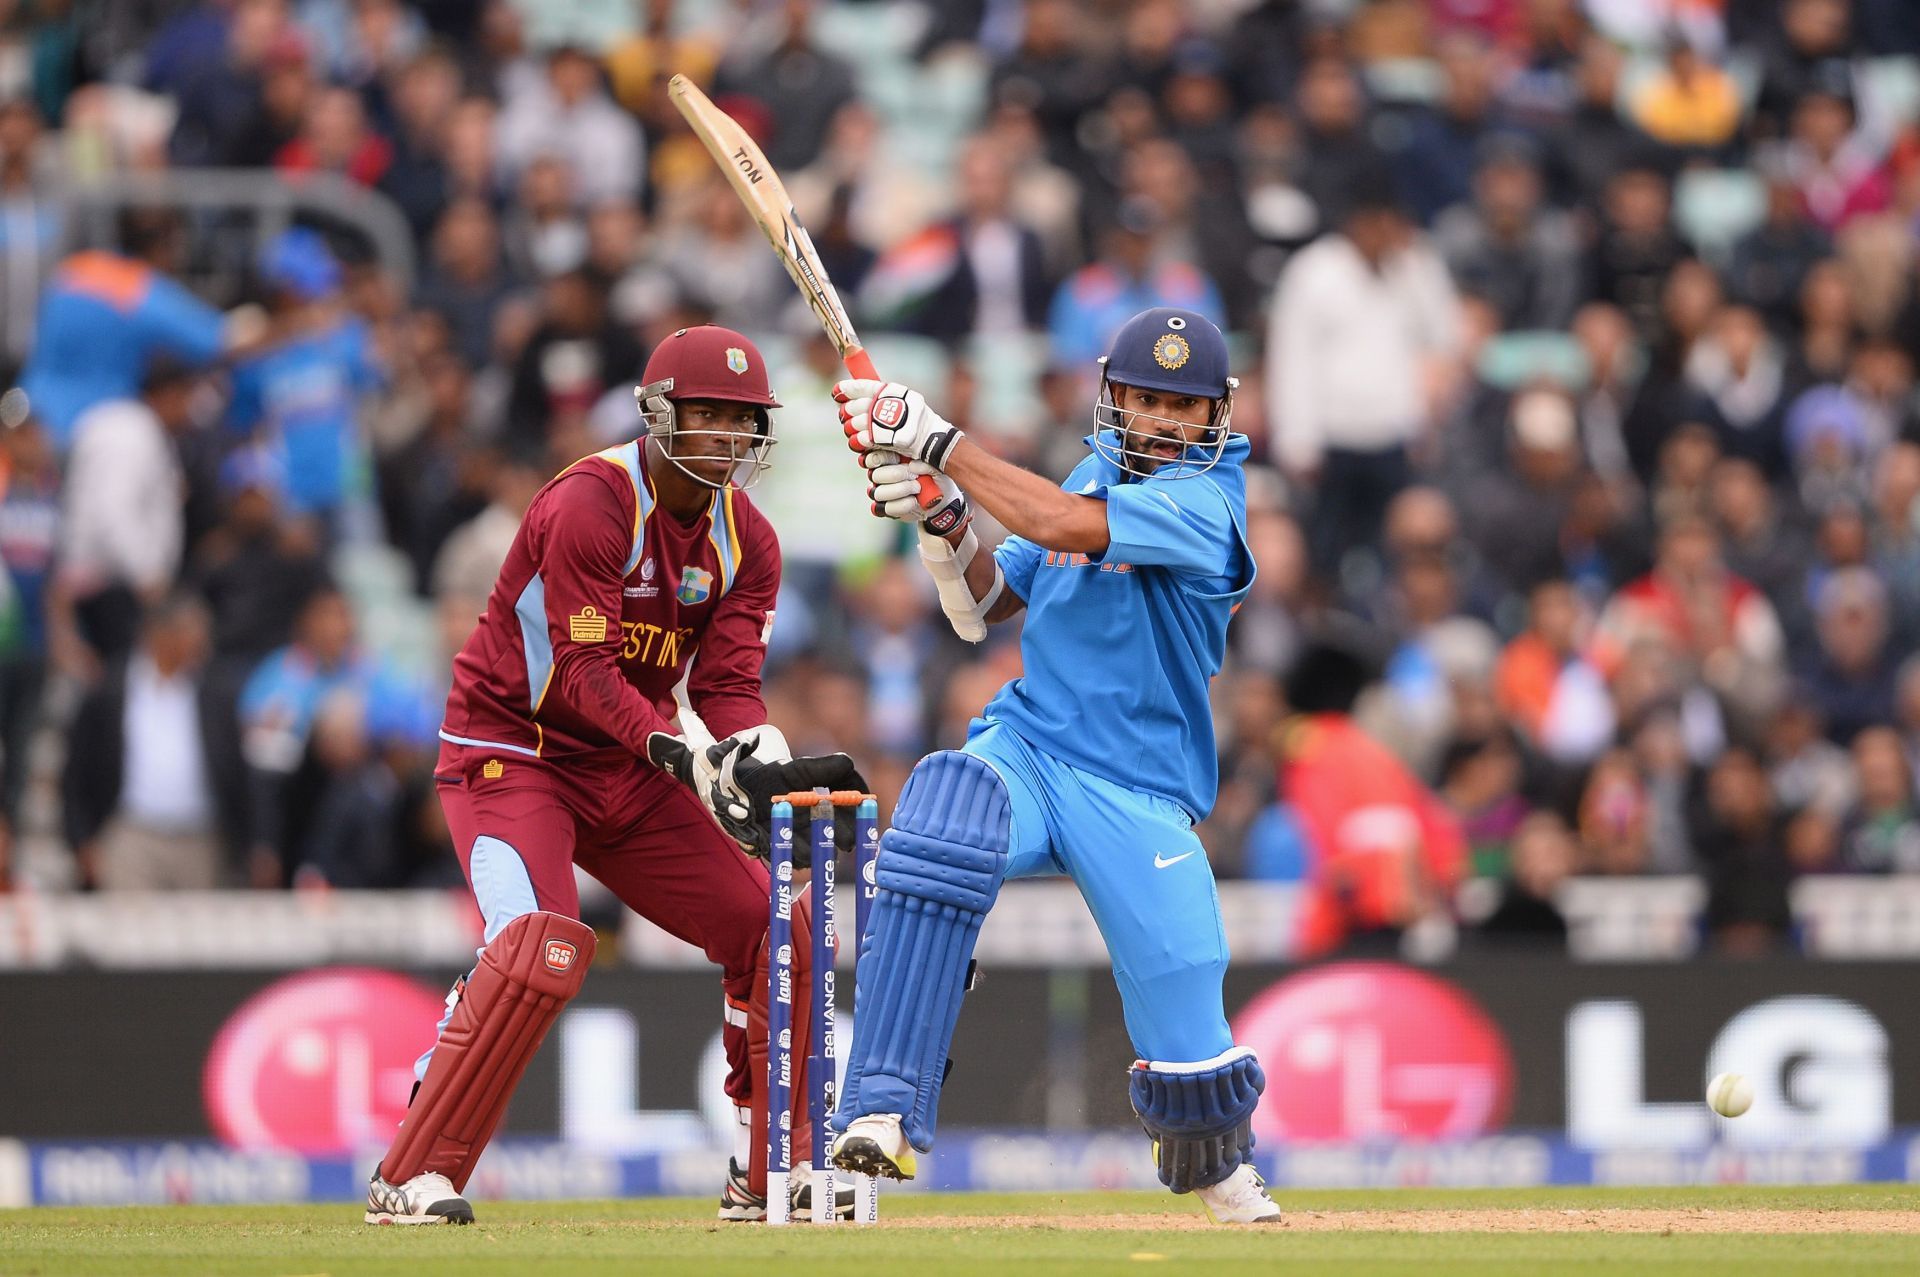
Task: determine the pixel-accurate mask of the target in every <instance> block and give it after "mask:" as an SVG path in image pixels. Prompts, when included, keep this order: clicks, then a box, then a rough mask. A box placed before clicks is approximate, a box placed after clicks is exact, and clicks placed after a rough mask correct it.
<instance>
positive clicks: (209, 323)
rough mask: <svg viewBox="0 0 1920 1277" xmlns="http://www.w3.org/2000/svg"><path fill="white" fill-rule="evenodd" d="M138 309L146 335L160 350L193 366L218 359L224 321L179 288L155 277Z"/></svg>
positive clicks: (213, 311)
mask: <svg viewBox="0 0 1920 1277" xmlns="http://www.w3.org/2000/svg"><path fill="white" fill-rule="evenodd" d="M141 309H142V312H143V318H144V319H145V326H146V330H147V334H148V336H149V338H150V339H151V340H152V342H153V343H154V344H155V345H156V346H158V347H159V348H160V349H162V350H164V351H166V352H167V353H168V354H170V355H173V356H174V357H176V358H178V359H183V360H186V361H187V362H188V363H193V364H210V363H212V362H213V361H214V360H215V359H217V358H219V355H220V339H221V329H222V327H223V324H224V322H225V321H224V317H223V316H222V315H221V314H220V312H219V311H217V310H215V309H214V308H213V307H212V306H209V305H207V303H205V302H203V301H201V300H200V299H199V298H198V297H196V296H194V295H193V294H192V293H191V292H189V291H188V290H187V289H186V288H185V287H184V286H182V285H181V284H178V283H176V282H175V281H173V280H171V279H166V278H164V277H159V276H156V277H155V278H154V281H153V288H152V291H150V292H149V293H148V294H147V297H146V300H145V301H144V302H142V303H141Z"/></svg>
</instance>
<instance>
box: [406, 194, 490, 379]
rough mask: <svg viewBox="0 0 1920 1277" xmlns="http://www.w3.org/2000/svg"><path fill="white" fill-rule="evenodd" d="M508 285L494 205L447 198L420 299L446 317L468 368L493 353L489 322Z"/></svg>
mask: <svg viewBox="0 0 1920 1277" xmlns="http://www.w3.org/2000/svg"><path fill="white" fill-rule="evenodd" d="M512 291H513V285H512V281H511V280H510V279H509V278H508V276H507V273H506V270H505V268H504V266H503V265H502V263H501V257H500V225H499V222H498V221H497V220H496V219H495V218H494V215H493V210H492V209H490V208H488V207H487V205H486V204H485V202H483V201H481V200H477V199H471V198H465V199H460V200H456V201H455V202H453V203H451V204H449V205H448V206H447V209H446V211H445V212H444V213H442V214H441V215H440V220H439V222H438V223H437V224H436V225H435V227H434V231H433V261H432V264H431V266H430V267H429V269H428V273H427V277H426V279H425V280H423V281H422V282H421V285H420V304H421V306H423V307H424V308H426V309H427V310H431V311H433V312H434V313H435V314H438V315H440V316H441V317H442V318H444V319H445V320H446V321H447V326H448V327H449V328H450V329H452V332H453V345H454V349H455V350H456V351H458V352H459V355H460V358H461V359H463V360H465V361H466V364H467V366H468V367H469V368H479V367H482V366H484V365H485V364H486V362H487V359H488V357H489V356H490V355H491V354H492V351H493V330H494V324H495V323H496V321H497V320H498V319H499V315H500V306H501V303H502V302H504V301H506V299H507V297H508V296H509V295H510V294H511V292H512Z"/></svg>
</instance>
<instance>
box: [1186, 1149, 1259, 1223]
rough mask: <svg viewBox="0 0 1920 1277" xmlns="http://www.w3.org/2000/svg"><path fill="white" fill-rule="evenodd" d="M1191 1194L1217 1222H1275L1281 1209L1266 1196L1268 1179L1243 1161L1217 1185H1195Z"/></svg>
mask: <svg viewBox="0 0 1920 1277" xmlns="http://www.w3.org/2000/svg"><path fill="white" fill-rule="evenodd" d="M1193 1195H1194V1196H1195V1197H1197V1198H1199V1199H1200V1204H1201V1205H1202V1206H1204V1207H1206V1208H1207V1214H1208V1215H1209V1216H1211V1217H1212V1219H1213V1222H1214V1223H1216V1224H1277V1223H1279V1222H1280V1208H1279V1207H1278V1206H1276V1205H1274V1201H1273V1199H1272V1198H1271V1197H1268V1196H1267V1182H1266V1181H1265V1180H1263V1179H1261V1178H1260V1172H1259V1171H1256V1170H1254V1169H1253V1167H1252V1166H1251V1165H1250V1164H1248V1163H1245V1162H1242V1163H1241V1164H1240V1167H1239V1169H1237V1170H1235V1171H1234V1173H1233V1174H1231V1175H1229V1176H1227V1177H1226V1178H1225V1179H1223V1180H1221V1181H1220V1182H1219V1183H1218V1184H1213V1185H1210V1186H1208V1187H1206V1188H1196V1189H1194V1190H1193Z"/></svg>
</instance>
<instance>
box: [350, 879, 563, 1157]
mask: <svg viewBox="0 0 1920 1277" xmlns="http://www.w3.org/2000/svg"><path fill="white" fill-rule="evenodd" d="M592 962H593V929H592V928H591V927H588V926H587V925H585V924H584V923H580V922H575V921H574V920H573V919H572V918H569V917H566V916H565V915H563V914H557V913H539V912H535V913H527V914H522V915H520V916H519V917H518V918H515V919H514V920H513V921H512V922H509V923H508V924H507V925H506V926H505V927H504V928H502V930H501V932H500V934H499V935H497V936H495V937H494V938H493V943H492V944H490V945H488V946H487V947H486V949H485V950H483V951H482V952H481V954H480V962H479V964H478V965H477V966H475V967H474V969H473V974H472V975H471V976H469V977H468V978H467V985H466V989H465V990H464V991H463V992H462V993H461V995H460V1001H459V1003H458V1004H457V1005H456V1006H455V1007H454V1008H453V1016H452V1018H451V1019H449V1020H448V1021H447V1027H446V1029H445V1030H444V1031H443V1032H442V1033H441V1034H440V1041H439V1042H438V1043H437V1044H436V1045H435V1046H434V1048H433V1059H432V1060H431V1061H429V1062H428V1064H427V1076H426V1077H425V1078H423V1079H422V1080H421V1082H420V1091H419V1094H417V1095H415V1096H414V1097H413V1105H412V1107H410V1108H409V1109H408V1110H407V1116H406V1120H405V1121H403V1122H401V1124H400V1133H399V1134H398V1135H396V1136H395V1137H394V1140H393V1147H392V1148H390V1149H388V1150H387V1155H386V1157H385V1158H384V1159H383V1160H382V1161H381V1163H380V1178H381V1179H384V1180H386V1181H387V1183H389V1184H404V1183H406V1182H407V1181H408V1180H410V1179H412V1178H413V1177H414V1176H416V1175H424V1174H427V1173H428V1172H431V1171H438V1172H439V1173H440V1174H442V1175H445V1176H446V1177H447V1178H448V1179H450V1180H452V1181H453V1186H454V1188H455V1189H465V1188H466V1186H467V1179H468V1177H469V1176H471V1175H472V1174H473V1166H474V1163H475V1162H477V1161H479V1160H480V1153H481V1151H482V1150H483V1149H485V1148H486V1146H487V1141H488V1140H490V1139H492V1138H493V1130H494V1128H495V1127H496V1126H498V1125H499V1124H500V1116H501V1114H503V1113H504V1112H506V1108H507V1099H508V1097H510V1096H511V1095H512V1094H513V1088H514V1087H515V1086H517V1085H519V1083H520V1075H521V1074H522V1073H525V1072H526V1071H527V1063H528V1061H530V1060H532V1059H533V1053H534V1052H535V1051H538V1050H539V1049H540V1043H541V1042H542V1041H543V1040H544V1039H545V1038H546V1036H547V1030H548V1029H549V1028H551V1027H552V1025H553V1022H554V1020H556V1019H558V1018H559V1015H560V1012H561V1010H562V1009H563V1008H564V1007H565V1006H566V1005H567V1003H568V1002H570V1001H572V999H573V995H574V994H576V993H578V992H579V991H580V985H581V982H582V981H584V980H585V979H586V977H587V967H588V966H589V965H590V964H591V963H592Z"/></svg>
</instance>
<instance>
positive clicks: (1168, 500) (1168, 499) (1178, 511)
mask: <svg viewBox="0 0 1920 1277" xmlns="http://www.w3.org/2000/svg"><path fill="white" fill-rule="evenodd" d="M1155 495H1157V496H1158V497H1159V498H1160V499H1161V500H1162V501H1164V502H1166V503H1167V504H1168V505H1170V506H1172V507H1173V512H1174V513H1175V514H1185V513H1186V511H1185V510H1182V509H1181V508H1180V503H1179V502H1178V501H1175V500H1174V499H1173V498H1172V497H1170V496H1168V495H1167V494H1166V493H1164V492H1158V491H1157V490H1156V493H1155ZM1187 854H1188V855H1192V854H1193V853H1192V852H1188V853H1187Z"/></svg>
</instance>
